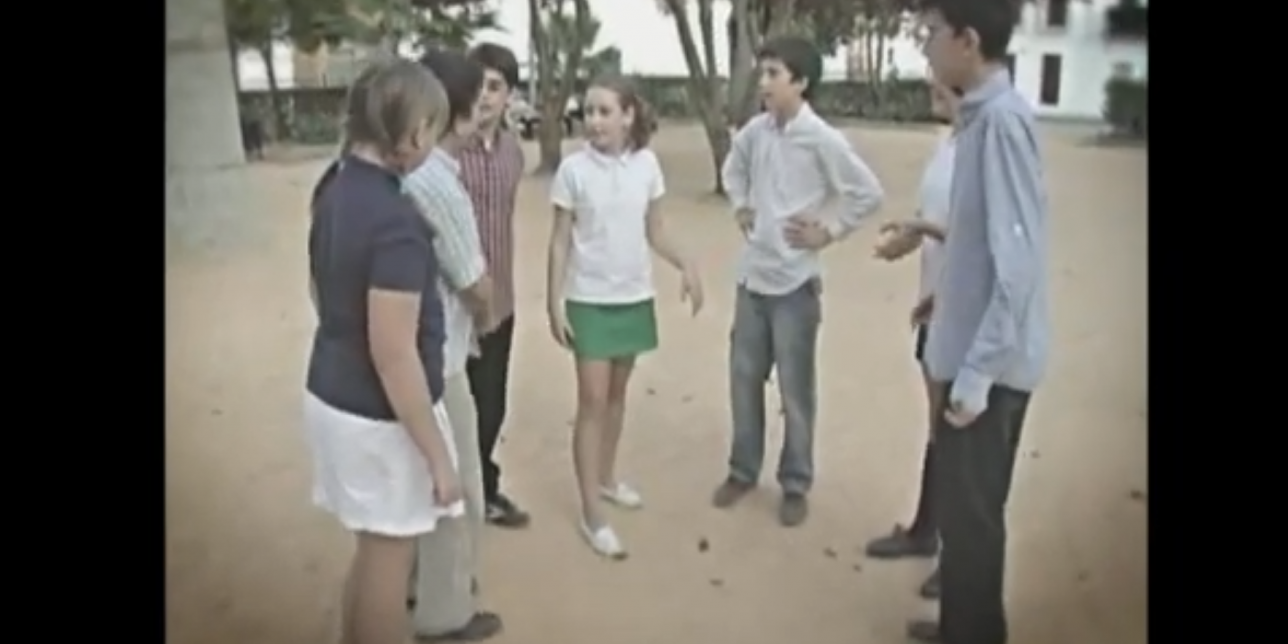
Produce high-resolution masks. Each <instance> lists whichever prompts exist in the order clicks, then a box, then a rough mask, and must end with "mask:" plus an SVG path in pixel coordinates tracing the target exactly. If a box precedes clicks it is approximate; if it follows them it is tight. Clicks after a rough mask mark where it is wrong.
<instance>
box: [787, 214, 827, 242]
mask: <svg viewBox="0 0 1288 644" xmlns="http://www.w3.org/2000/svg"><path fill="white" fill-rule="evenodd" d="M783 236H784V237H785V238H787V243H788V244H789V245H790V246H791V247H792V248H801V249H806V250H820V249H822V248H823V247H825V246H827V245H828V244H830V243H832V233H831V232H830V231H829V230H828V229H827V227H826V226H824V225H823V224H822V223H820V222H819V221H818V220H817V219H814V218H813V217H811V216H809V215H794V216H792V218H791V219H788V220H787V225H786V226H785V227H784V228H783Z"/></svg>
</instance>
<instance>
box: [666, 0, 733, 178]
mask: <svg viewBox="0 0 1288 644" xmlns="http://www.w3.org/2000/svg"><path fill="white" fill-rule="evenodd" d="M667 7H668V8H669V9H670V10H671V19H672V20H674V21H675V31H676V34H677V35H678V36H679V38H680V48H681V49H682V50H683V51H684V64H685V66H686V67H688V69H689V82H688V83H687V84H686V88H687V90H688V94H689V100H690V101H693V104H694V105H695V106H696V107H697V108H698V114H699V115H701V117H702V128H703V129H704V130H706V134H707V144H708V145H709V146H710V148H711V161H712V165H713V166H714V167H715V170H716V172H715V175H716V176H715V192H716V194H721V195H723V194H724V193H725V188H724V179H723V177H721V176H720V166H721V165H722V164H724V159H725V157H726V156H728V154H729V128H728V126H727V124H726V123H725V116H724V111H723V110H721V109H720V106H719V105H718V104H716V102H715V101H714V99H715V97H716V96H717V94H716V89H715V88H713V87H712V85H713V84H715V83H719V82H720V79H719V77H708V76H707V73H706V70H705V68H704V66H703V64H702V58H701V57H700V56H699V55H698V46H697V43H695V42H694V38H693V29H692V28H691V27H690V26H689V16H688V14H686V13H685V12H684V3H683V2H682V0H667ZM712 49H714V46H713V47H712Z"/></svg>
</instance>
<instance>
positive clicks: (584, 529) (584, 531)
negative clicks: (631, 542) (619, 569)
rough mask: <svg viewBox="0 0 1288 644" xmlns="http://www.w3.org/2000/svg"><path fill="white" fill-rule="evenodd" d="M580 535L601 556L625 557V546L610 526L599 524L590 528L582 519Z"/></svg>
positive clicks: (620, 558)
mask: <svg viewBox="0 0 1288 644" xmlns="http://www.w3.org/2000/svg"><path fill="white" fill-rule="evenodd" d="M581 536H582V537H584V538H585V539H586V543H589V544H590V547H591V548H592V549H594V551H595V552H596V553H598V554H600V555H601V556H604V557H608V558H609V559H615V560H619V561H620V560H622V559H625V558H626V548H625V547H623V546H622V541H621V539H618V538H617V533H616V532H614V531H613V528H612V527H611V526H607V525H605V526H600V527H599V528H596V529H593V530H592V529H591V527H590V526H588V525H586V523H585V522H584V521H583V522H582V524H581Z"/></svg>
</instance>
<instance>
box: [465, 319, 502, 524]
mask: <svg viewBox="0 0 1288 644" xmlns="http://www.w3.org/2000/svg"><path fill="white" fill-rule="evenodd" d="M513 343H514V316H513V315H511V316H510V317H508V318H506V319H505V321H504V322H502V323H501V324H500V325H499V326H497V328H496V329H495V330H494V331H492V332H491V333H489V334H487V335H485V336H483V337H482V338H479V355H478V357H476V358H470V361H469V363H468V364H467V365H466V371H467V373H468V375H469V378H470V393H472V394H474V408H475V409H476V410H477V411H478V417H479V463H480V464H481V465H482V469H483V499H484V500H485V501H486V502H491V501H493V500H495V499H496V496H497V494H498V493H499V492H500V491H501V468H500V467H499V466H498V465H497V464H496V461H495V460H493V458H492V453H493V451H495V450H496V443H497V440H498V439H499V438H501V425H502V424H503V423H504V422H505V407H506V399H507V398H508V397H509V381H510V347H511V346H512V345H513Z"/></svg>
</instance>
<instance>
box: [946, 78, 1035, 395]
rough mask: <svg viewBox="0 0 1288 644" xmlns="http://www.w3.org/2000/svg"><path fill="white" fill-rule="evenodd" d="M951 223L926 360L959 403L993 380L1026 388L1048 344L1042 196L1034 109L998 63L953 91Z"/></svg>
mask: <svg viewBox="0 0 1288 644" xmlns="http://www.w3.org/2000/svg"><path fill="white" fill-rule="evenodd" d="M957 128H958V130H957V151H956V155H955V159H954V162H953V182H952V194H951V198H950V199H951V201H950V203H951V209H952V212H951V214H950V215H949V217H950V218H951V220H952V226H951V230H950V231H949V233H948V238H947V239H946V240H945V242H944V246H943V252H944V264H943V270H942V272H941V273H940V279H939V284H938V286H937V287H936V289H935V309H934V312H933V313H932V314H931V318H930V327H929V329H928V330H927V334H926V351H925V359H926V368H927V370H928V371H929V372H930V376H931V377H932V378H934V379H935V380H938V381H940V382H950V381H951V382H952V391H951V392H950V394H949V395H950V398H951V400H952V401H953V402H955V403H957V404H959V405H961V406H962V407H964V408H965V409H966V410H968V411H972V412H976V413H978V412H980V411H983V410H984V409H985V408H986V407H987V405H988V392H989V389H991V388H992V387H993V385H1003V386H1006V387H1010V388H1012V389H1019V390H1021V391H1032V390H1033V388H1034V387H1036V386H1037V385H1038V383H1039V382H1040V381H1041V379H1042V376H1043V373H1044V372H1045V370H1046V363H1047V354H1048V352H1049V349H1050V344H1051V338H1050V334H1051V330H1050V320H1049V316H1048V313H1047V285H1046V269H1047V219H1048V216H1047V195H1046V188H1045V187H1044V185H1043V177H1042V159H1041V157H1040V155H1039V153H1038V144H1037V137H1036V132H1035V130H1036V129H1037V125H1036V123H1035V122H1034V117H1033V110H1032V108H1030V107H1029V104H1028V101H1027V100H1025V98H1024V97H1023V96H1021V95H1020V93H1019V92H1017V91H1016V90H1015V88H1014V87H1013V86H1012V85H1011V79H1010V75H1009V74H1007V73H1006V71H1005V70H999V71H997V72H995V73H994V74H993V76H991V77H990V78H989V79H988V80H987V81H985V82H984V84H983V85H982V86H980V87H977V88H975V89H973V90H971V91H970V92H968V93H967V94H966V96H965V97H963V99H962V105H961V113H960V115H959V116H958V125H957Z"/></svg>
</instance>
